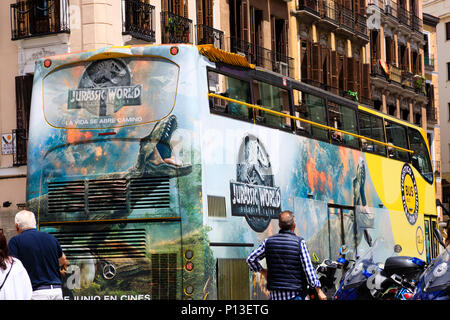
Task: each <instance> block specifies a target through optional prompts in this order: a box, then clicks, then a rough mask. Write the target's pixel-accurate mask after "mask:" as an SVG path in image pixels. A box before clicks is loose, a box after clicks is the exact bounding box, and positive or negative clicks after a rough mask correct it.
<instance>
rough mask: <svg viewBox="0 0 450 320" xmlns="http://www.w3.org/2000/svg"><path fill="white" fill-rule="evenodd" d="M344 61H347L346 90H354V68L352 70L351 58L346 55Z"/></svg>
mask: <svg viewBox="0 0 450 320" xmlns="http://www.w3.org/2000/svg"><path fill="white" fill-rule="evenodd" d="M346 62H347V91H348V90H351V91H355V87H354V84H355V79H354V75H355V73H354V72H355V71H356V70H354V63H353V58H349V57H346Z"/></svg>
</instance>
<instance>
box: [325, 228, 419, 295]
mask: <svg viewBox="0 0 450 320" xmlns="http://www.w3.org/2000/svg"><path fill="white" fill-rule="evenodd" d="M364 238H365V239H366V242H367V243H368V244H369V249H368V250H367V251H366V252H365V253H364V254H363V255H361V256H360V257H359V258H358V259H357V260H356V261H355V263H354V264H353V265H352V267H351V268H350V269H349V270H348V271H347V272H346V273H345V274H344V276H343V278H342V280H341V281H340V283H339V287H338V290H337V291H336V294H335V296H334V299H335V300H391V299H395V300H406V299H409V298H411V297H412V294H413V290H414V288H415V283H416V280H417V278H418V276H419V275H420V274H421V273H422V271H423V270H424V269H425V267H426V264H425V262H424V261H422V260H421V259H418V258H414V257H408V256H395V255H394V256H391V257H389V258H387V259H386V260H385V262H384V263H382V262H381V261H383V260H384V258H383V253H385V252H386V247H385V244H384V240H383V239H382V238H379V239H377V240H376V241H375V242H373V243H372V238H371V237H370V235H369V233H368V232H367V230H364ZM399 252H401V247H400V246H399V245H396V246H395V247H394V253H395V254H398V253H399Z"/></svg>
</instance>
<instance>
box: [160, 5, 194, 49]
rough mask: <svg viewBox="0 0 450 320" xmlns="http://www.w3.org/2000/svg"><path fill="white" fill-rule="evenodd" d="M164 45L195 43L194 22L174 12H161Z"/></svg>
mask: <svg viewBox="0 0 450 320" xmlns="http://www.w3.org/2000/svg"><path fill="white" fill-rule="evenodd" d="M161 31H162V32H161V40H162V41H161V42H162V43H193V41H192V20H190V19H187V18H185V17H182V16H179V15H176V14H174V13H172V12H168V11H163V12H161Z"/></svg>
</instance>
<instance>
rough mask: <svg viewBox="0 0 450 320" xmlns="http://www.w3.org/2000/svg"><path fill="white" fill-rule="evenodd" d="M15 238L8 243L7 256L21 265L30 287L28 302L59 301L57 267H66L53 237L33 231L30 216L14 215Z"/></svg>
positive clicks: (59, 290) (59, 287)
mask: <svg viewBox="0 0 450 320" xmlns="http://www.w3.org/2000/svg"><path fill="white" fill-rule="evenodd" d="M15 225H16V230H17V233H18V235H16V236H14V237H12V238H11V239H10V240H9V245H8V246H9V252H10V254H11V255H12V256H14V257H16V258H18V259H19V260H20V261H22V263H23V265H24V267H25V269H26V270H27V271H28V275H29V276H30V280H31V283H32V285H33V295H32V297H31V299H32V300H62V299H63V294H62V288H61V285H62V282H61V274H60V267H61V266H65V265H67V260H66V256H65V255H64V253H63V251H62V248H61V245H60V244H59V242H58V240H57V239H56V238H55V236H53V235H51V234H48V233H46V232H42V231H38V230H37V229H36V218H35V216H34V213H33V212H31V211H27V210H22V211H20V212H18V213H17V214H16V217H15Z"/></svg>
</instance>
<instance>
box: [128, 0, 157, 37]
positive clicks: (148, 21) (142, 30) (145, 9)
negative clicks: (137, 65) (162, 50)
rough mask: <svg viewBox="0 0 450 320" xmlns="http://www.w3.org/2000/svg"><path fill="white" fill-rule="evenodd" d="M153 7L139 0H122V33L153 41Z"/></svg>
mask: <svg viewBox="0 0 450 320" xmlns="http://www.w3.org/2000/svg"><path fill="white" fill-rule="evenodd" d="M154 21H155V7H154V6H152V5H150V4H148V3H144V2H142V1H140V0H122V34H129V35H131V36H133V37H134V38H137V39H141V40H145V41H149V42H155V22H154Z"/></svg>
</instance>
